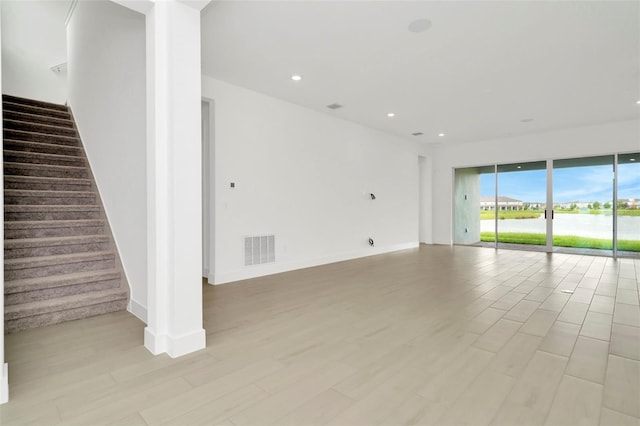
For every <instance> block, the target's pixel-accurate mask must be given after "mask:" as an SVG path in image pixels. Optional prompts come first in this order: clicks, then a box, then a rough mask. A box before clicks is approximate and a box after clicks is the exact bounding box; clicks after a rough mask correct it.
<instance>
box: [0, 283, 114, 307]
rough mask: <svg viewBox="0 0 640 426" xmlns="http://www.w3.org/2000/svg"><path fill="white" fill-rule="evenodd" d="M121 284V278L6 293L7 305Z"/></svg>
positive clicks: (107, 288)
mask: <svg viewBox="0 0 640 426" xmlns="http://www.w3.org/2000/svg"><path fill="white" fill-rule="evenodd" d="M118 286H120V280H119V279H113V280H106V281H96V282H88V283H84V284H76V285H69V286H62V287H54V288H47V289H42V290H35V291H25V292H22V293H15V294H5V296H4V304H5V305H7V306H8V305H18V304H20V303H29V302H36V301H38V300H48V299H55V298H57V297H64V296H71V295H74V294H81V293H89V292H92V291H102V290H109V289H110V288H117V287H118Z"/></svg>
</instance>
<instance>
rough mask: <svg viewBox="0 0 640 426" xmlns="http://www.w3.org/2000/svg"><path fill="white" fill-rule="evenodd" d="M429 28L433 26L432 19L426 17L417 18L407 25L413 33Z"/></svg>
mask: <svg viewBox="0 0 640 426" xmlns="http://www.w3.org/2000/svg"><path fill="white" fill-rule="evenodd" d="M429 28H431V21H430V20H428V19H426V18H422V19H416V20H415V21H412V22H411V23H410V24H409V26H408V27H407V29H408V30H409V31H410V32H412V33H423V32H425V31H427V30H428V29H429Z"/></svg>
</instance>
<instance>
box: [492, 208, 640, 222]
mask: <svg viewBox="0 0 640 426" xmlns="http://www.w3.org/2000/svg"><path fill="white" fill-rule="evenodd" d="M555 214H585V213H584V211H581V210H577V209H575V210H559V209H558V210H555ZM589 214H609V215H610V214H612V210H610V209H609V210H604V209H602V210H589ZM541 215H544V210H499V211H498V219H500V220H502V219H537V218H539V217H540V216H541ZM618 216H640V209H618ZM491 219H495V212H493V211H485V210H482V211H480V220H491Z"/></svg>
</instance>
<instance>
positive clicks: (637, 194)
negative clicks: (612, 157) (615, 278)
mask: <svg viewBox="0 0 640 426" xmlns="http://www.w3.org/2000/svg"><path fill="white" fill-rule="evenodd" d="M617 184H618V187H617V197H615V198H616V205H615V207H616V213H617V215H616V217H617V227H616V231H617V243H618V244H617V255H619V256H624V257H640V152H636V153H632V154H619V155H618V173H617Z"/></svg>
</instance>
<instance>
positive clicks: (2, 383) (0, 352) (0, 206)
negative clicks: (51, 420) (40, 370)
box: [0, 2, 9, 404]
mask: <svg viewBox="0 0 640 426" xmlns="http://www.w3.org/2000/svg"><path fill="white" fill-rule="evenodd" d="M1 17H2V3H1V2H0V18H1ZM1 20H2V19H0V21H1ZM0 33H1V31H0ZM0 93H2V57H1V55H0ZM1 114H2V105H1V104H0V115H1ZM0 118H2V117H0ZM0 144H2V145H3V146H4V141H3V140H2V134H1V133H0ZM1 160H2V150H0V161H1ZM0 217H1V218H2V223H4V183H3V176H2V174H0ZM0 241H4V227H2V228H0ZM0 252H1V253H0V254H1V256H0V267H1V268H2V270H3V271H4V247H2V248H0ZM0 282H2V291H1V292H0V321H1V322H2V333H1V334H0V404H4V403H5V402H7V401H8V400H9V366H8V365H7V364H6V363H5V362H4V276H0Z"/></svg>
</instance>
